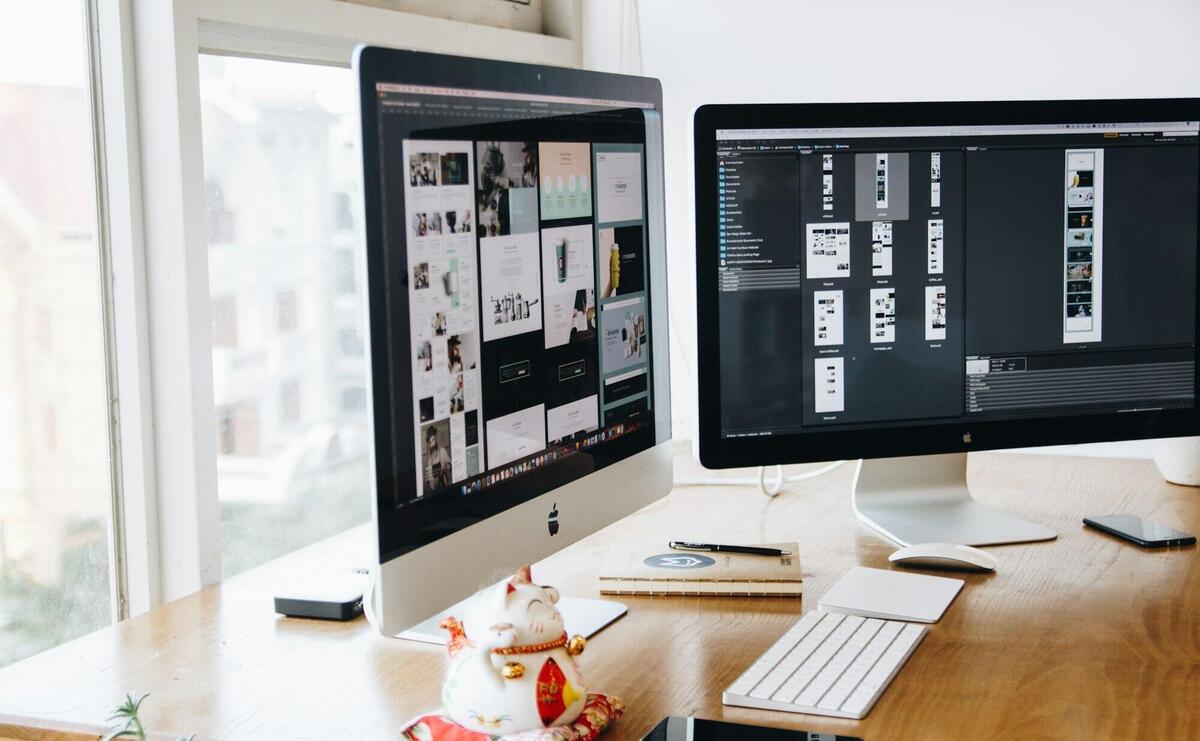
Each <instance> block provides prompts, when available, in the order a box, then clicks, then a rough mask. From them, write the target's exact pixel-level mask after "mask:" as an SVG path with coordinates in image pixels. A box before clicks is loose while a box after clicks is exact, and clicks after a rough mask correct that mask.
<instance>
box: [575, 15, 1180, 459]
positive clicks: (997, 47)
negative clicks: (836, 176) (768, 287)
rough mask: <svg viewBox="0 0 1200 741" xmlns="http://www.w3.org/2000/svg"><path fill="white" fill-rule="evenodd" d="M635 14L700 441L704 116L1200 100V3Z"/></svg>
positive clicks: (679, 386) (683, 405)
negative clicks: (802, 108)
mask: <svg viewBox="0 0 1200 741" xmlns="http://www.w3.org/2000/svg"><path fill="white" fill-rule="evenodd" d="M639 5H640V14H641V42H642V43H641V49H642V73H643V74H646V75H649V76H652V77H657V78H659V79H661V80H662V85H663V104H664V109H665V114H664V119H665V126H666V132H665V133H666V172H667V183H666V187H667V215H668V223H667V238H668V245H669V246H668V251H669V260H670V263H671V270H670V274H671V275H672V276H673V278H674V279H675V280H674V282H673V283H671V285H670V292H671V314H672V322H673V326H672V331H673V334H674V336H675V338H676V339H675V340H674V341H673V343H672V348H671V350H672V354H673V357H672V360H673V362H672V364H671V368H672V375H673V376H674V378H673V382H672V390H673V393H674V406H675V417H676V433H675V434H676V437H687V436H690V435H691V420H692V419H693V414H692V412H691V407H692V406H693V405H694V394H695V391H694V388H695V384H694V380H693V377H692V376H693V373H694V369H695V364H696V357H695V335H696V327H695V287H694V283H693V276H694V267H695V260H694V253H693V250H694V243H693V228H692V227H693V224H692V218H693V214H692V136H691V127H692V113H693V111H694V110H695V108H696V107H697V106H699V105H701V104H704V103H736V102H795V103H799V102H816V101H921V100H986V99H1039V98H1041V99H1047V98H1051V99H1052V98H1089V97H1095V98H1113V97H1156V96H1161V97H1168V96H1200V0H1141V1H1139V2H1132V1H1131V0H1126V1H1124V2H1115V1H1113V0H1098V1H1095V2H1091V3H1080V2H1063V1H1062V0H1005V1H1003V2H989V3H983V2H972V1H970V0H822V1H820V2H818V1H816V0H790V1H788V0H686V1H684V0H641V2H640V3H639ZM589 33H590V30H589ZM585 47H586V41H585ZM1119 451H1120V452H1122V453H1124V454H1131V453H1134V452H1136V449H1135V448H1131V447H1128V446H1126V447H1123V448H1120V449H1119Z"/></svg>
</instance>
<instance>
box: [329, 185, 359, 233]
mask: <svg viewBox="0 0 1200 741" xmlns="http://www.w3.org/2000/svg"><path fill="white" fill-rule="evenodd" d="M333 220H334V223H335V224H336V227H337V229H338V230H346V229H353V228H354V215H353V214H352V213H351V212H350V194H349V193H334V195H333Z"/></svg>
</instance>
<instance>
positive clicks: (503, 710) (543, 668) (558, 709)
mask: <svg viewBox="0 0 1200 741" xmlns="http://www.w3.org/2000/svg"><path fill="white" fill-rule="evenodd" d="M556 602H558V590H557V589H555V588H554V587H543V586H539V585H537V584H534V583H533V579H532V577H531V576H530V571H529V567H528V566H522V567H521V568H520V569H519V570H518V571H517V573H516V574H515V575H514V576H513V577H512V579H510V580H508V581H507V582H504V583H503V584H499V585H497V586H495V587H492V588H490V589H487V590H485V591H483V592H480V593H479V594H478V595H476V596H475V597H474V599H472V600H471V602H470V603H469V604H468V605H467V608H466V614H465V615H464V616H463V619H462V621H459V620H457V619H456V618H452V617H451V618H447V619H446V620H444V621H442V624H441V625H442V627H443V628H445V629H446V630H448V631H449V632H450V640H449V643H448V644H447V648H448V649H449V651H450V669H449V671H448V672H447V673H446V681H445V684H443V685H442V703H443V705H444V706H445V712H446V715H448V716H449V717H450V718H451V719H452V720H453V721H454V722H455V723H457V724H458V725H460V726H462V727H464V728H467V729H470V730H472V731H477V732H479V733H485V734H489V735H497V736H498V735H507V734H511V733H521V732H524V731H531V730H535V729H539V728H547V727H550V726H561V725H568V724H570V723H573V722H574V721H575V719H576V718H577V717H578V716H579V714H580V712H581V711H582V710H583V707H584V704H585V702H586V700H587V688H586V687H585V685H584V683H583V677H582V676H581V675H580V673H579V667H578V665H577V664H576V662H575V657H576V656H578V655H579V654H580V653H582V652H583V647H584V639H583V637H582V636H574V637H572V638H568V637H567V633H566V631H565V630H564V629H563V618H562V614H561V613H560V612H559V611H558V608H557V607H555V606H554V605H555V603H556Z"/></svg>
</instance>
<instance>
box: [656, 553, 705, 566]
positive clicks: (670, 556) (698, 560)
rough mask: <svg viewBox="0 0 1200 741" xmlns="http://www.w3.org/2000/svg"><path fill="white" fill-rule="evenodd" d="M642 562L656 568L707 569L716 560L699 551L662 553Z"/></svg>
mask: <svg viewBox="0 0 1200 741" xmlns="http://www.w3.org/2000/svg"><path fill="white" fill-rule="evenodd" d="M642 563H644V564H646V565H647V566H653V567H654V568H656V569H706V568H708V567H709V566H712V565H713V564H715V563H716V561H715V560H713V559H711V558H709V557H708V556H701V555H700V554H698V553H660V554H658V555H657V556H651V557H650V558H647V559H646V560H645V561H643V562H642Z"/></svg>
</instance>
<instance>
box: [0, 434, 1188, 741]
mask: <svg viewBox="0 0 1200 741" xmlns="http://www.w3.org/2000/svg"><path fill="white" fill-rule="evenodd" d="M677 465H679V466H681V467H688V468H691V467H692V464H691V462H690V461H689V460H688V459H687V458H686V457H682V458H681V459H680V460H678V461H677ZM970 470H971V483H972V488H973V490H974V491H975V492H976V495H977V496H978V497H979V498H980V499H981V500H983V501H985V502H989V503H991V504H994V505H997V506H1002V507H1003V508H1005V509H1007V510H1009V511H1011V512H1014V513H1018V514H1021V515H1023V516H1026V517H1029V518H1031V519H1034V520H1036V521H1038V522H1042V523H1044V524H1046V525H1048V526H1050V527H1053V528H1056V529H1057V530H1058V532H1059V533H1060V535H1059V538H1058V540H1056V541H1051V542H1048V543H1038V544H1030V545H1018V546H1007V547H998V548H994V549H992V552H993V553H995V554H996V556H997V557H998V558H999V560H1000V568H999V571H998V572H997V573H996V574H993V575H987V576H984V575H968V576H966V579H967V582H968V583H967V586H966V587H965V588H964V590H963V592H962V593H961V594H960V595H959V597H958V598H957V600H956V601H955V603H954V604H953V605H952V606H951V607H950V609H949V611H948V612H947V614H946V616H945V618H943V620H942V621H941V622H940V623H938V624H936V625H934V626H931V629H930V632H929V635H928V636H927V637H926V638H925V640H924V642H923V643H922V644H921V646H920V647H919V648H918V649H917V651H916V653H915V654H914V655H913V657H912V658H911V659H910V660H909V662H908V664H907V666H905V667H904V668H903V669H902V670H901V672H900V674H899V675H898V676H897V677H896V679H895V680H894V681H893V682H892V685H891V687H889V688H888V690H887V691H886V692H885V693H884V695H883V697H882V698H881V699H880V701H879V702H878V704H876V706H875V708H874V709H873V710H872V711H871V713H870V715H868V717H867V718H866V719H865V720H862V721H845V720H836V719H829V718H823V717H820V716H811V715H792V714H785V713H773V712H768V711H757V710H747V709H740V708H732V707H729V708H727V707H724V706H723V705H722V704H721V690H722V688H724V687H726V686H728V685H729V684H730V683H731V682H732V681H733V680H734V678H735V677H736V676H737V675H738V674H740V673H741V671H742V670H743V669H744V668H745V667H746V666H747V665H748V664H749V663H750V662H751V661H752V660H753V659H754V658H755V657H756V656H758V655H759V653H761V652H762V651H763V650H765V649H766V647H767V646H768V645H770V644H771V643H772V642H773V641H774V640H775V639H776V638H778V637H779V636H780V635H781V634H782V633H783V632H784V631H785V630H786V628H787V627H788V626H789V625H791V624H792V622H794V621H795V620H796V617H797V615H798V613H799V612H800V610H801V605H800V603H799V602H797V601H794V600H784V599H776V600H770V599H744V598H706V599H701V598H663V597H655V598H648V597H640V598H639V597H628V598H625V601H626V603H627V604H628V605H629V615H628V616H626V617H625V618H623V619H621V620H619V621H618V622H617V623H615V624H613V625H612V626H610V627H609V628H607V629H606V630H605V631H604V632H603V633H601V634H599V635H598V636H596V638H595V639H593V640H592V641H591V642H590V643H589V646H588V650H587V652H586V653H584V655H583V661H584V666H585V671H586V672H587V674H588V677H589V679H590V681H591V682H592V686H593V687H595V688H599V689H603V690H605V691H608V692H612V693H614V694H617V695H619V696H620V697H622V698H623V699H624V700H625V701H626V703H627V704H628V711H627V714H626V715H625V717H624V718H623V719H622V720H621V722H620V724H619V725H618V726H617V727H616V729H615V732H613V733H612V734H610V735H609V736H608V738H612V739H618V738H639V737H640V736H641V735H642V734H643V733H645V732H646V731H648V730H649V729H650V728H651V727H652V726H653V725H654V724H655V723H657V722H658V720H659V719H660V718H661V717H663V716H665V715H670V714H676V715H686V714H695V715H697V716H701V717H707V718H725V719H729V720H732V721H735V722H736V721H743V722H750V723H759V724H765V725H774V726H781V727H791V728H804V729H811V730H823V731H835V732H840V733H848V734H853V735H858V736H862V737H864V738H865V739H868V740H872V739H886V738H897V739H902V738H904V739H913V738H921V739H936V738H945V739H968V738H970V739H979V738H999V737H1020V738H1045V737H1051V736H1054V737H1059V738H1081V739H1083V738H1086V739H1093V738H1109V737H1123V738H1130V737H1133V736H1135V735H1138V736H1140V737H1142V738H1200V702H1198V700H1200V559H1198V558H1197V555H1198V553H1197V550H1196V548H1195V547H1191V548H1182V549H1181V548H1174V549H1168V550H1158V551H1148V550H1143V549H1140V548H1138V547H1136V546H1134V545H1132V544H1127V543H1125V542H1122V541H1119V540H1116V539H1114V538H1111V537H1109V536H1106V535H1102V534H1100V533H1097V532H1094V531H1090V530H1089V531H1085V530H1084V529H1083V528H1082V526H1081V524H1080V520H1081V518H1083V517H1084V516H1085V515H1089V514H1100V513H1113V512H1133V513H1136V514H1140V515H1143V516H1146V517H1149V518H1151V519H1154V520H1156V521H1158V522H1162V523H1164V524H1167V525H1172V526H1175V527H1178V528H1181V529H1183V530H1187V531H1190V532H1193V533H1194V532H1198V531H1200V490H1195V489H1189V488H1185V487H1177V486H1172V485H1169V484H1166V483H1164V482H1163V480H1162V479H1161V478H1160V477H1159V476H1158V473H1157V472H1156V471H1155V469H1154V467H1153V464H1151V463H1150V462H1149V461H1132V460H1108V459H1080V458H1057V457H1043V456H1028V455H1015V454H979V455H974V456H972V459H971V465H970ZM852 473H853V471H852V467H851V466H845V467H843V468H842V469H840V470H838V471H835V472H834V473H832V474H829V475H828V476H825V477H823V478H821V479H819V480H816V481H811V482H806V483H804V484H801V485H793V486H791V487H789V489H788V491H786V492H785V493H784V494H782V495H780V496H779V497H778V498H777V499H773V500H768V499H766V498H765V497H763V496H762V495H760V494H759V493H758V492H756V491H755V490H753V489H752V488H746V487H742V488H732V487H731V488H727V489H725V488H681V489H677V490H676V491H675V492H673V493H672V494H671V495H670V496H669V497H667V498H666V499H664V500H662V501H660V502H658V503H655V504H653V505H651V506H650V507H647V508H646V509H644V510H642V511H640V512H638V513H636V514H635V515H633V516H631V517H629V518H627V519H625V520H623V521H621V522H618V523H616V524H614V525H613V526H611V527H609V528H607V529H605V530H603V531H601V532H599V533H597V534H595V535H593V536H592V537H590V538H588V539H586V540H584V541H581V542H580V543H578V544H576V545H575V546H573V547H571V548H568V549H566V550H564V551H563V552H562V553H559V554H557V555H556V556H554V557H552V558H551V559H548V560H547V561H546V562H544V563H542V564H540V565H538V566H536V567H535V568H534V576H535V578H536V579H538V580H539V581H542V582H544V583H549V584H555V585H558V586H559V587H560V588H562V590H563V592H564V593H565V594H568V595H579V596H593V595H595V578H596V576H597V571H598V564H600V563H601V561H602V559H603V556H604V552H605V549H607V548H613V547H619V546H620V545H621V544H625V543H629V542H634V543H639V544H641V545H642V546H643V547H645V546H647V545H659V544H665V542H666V540H667V539H668V538H675V537H678V538H685V539H696V540H705V539H707V540H723V541H735V542H736V541H780V540H798V541H799V542H800V548H801V558H802V560H803V565H804V572H805V580H806V581H805V593H806V595H807V596H806V597H805V600H804V608H811V607H813V606H815V604H816V598H817V597H819V596H820V595H821V594H822V593H824V591H825V590H826V589H828V588H829V587H830V585H832V584H833V582H834V581H835V580H836V579H837V578H838V577H840V576H841V575H842V573H843V572H845V571H846V569H848V568H849V567H851V566H853V565H856V564H863V565H868V566H877V567H884V568H886V567H887V556H888V554H889V553H891V552H892V550H894V547H893V546H892V545H891V544H890V543H889V542H887V541H885V540H884V539H882V538H881V537H879V536H877V535H875V534H874V533H873V532H871V531H870V530H868V529H867V528H866V527H865V526H863V525H861V524H859V523H858V522H857V521H856V520H855V518H854V515H853V513H852V512H851V510H850V502H849V496H848V486H849V481H850V478H851V475H852ZM366 540H367V535H366V530H365V528H360V529H359V530H357V531H352V532H351V533H349V534H346V535H343V536H338V537H337V538H334V539H332V540H330V541H326V542H325V543H323V544H319V545H318V546H314V547H313V548H310V549H307V550H305V551H302V552H300V553H298V554H296V555H294V556H291V557H288V558H286V559H281V560H280V561H279V562H276V563H273V564H269V565H267V566H265V567H262V568H260V569H257V570H255V571H252V572H249V573H247V574H245V575H243V576H241V577H238V578H235V579H231V580H229V581H228V582H226V583H225V584H224V585H223V586H221V587H214V588H212V589H208V590H206V591H204V592H201V593H199V594H196V595H193V596H191V597H187V598H185V599H181V600H179V601H177V602H174V603H172V604H170V605H167V606H165V607H162V608H160V609H158V610H155V611H154V612H152V613H150V614H147V615H143V616H141V617H138V618H134V619H132V620H128V621H126V622H125V623H122V624H120V625H117V626H114V627H112V628H108V629H106V630H102V631H100V632H98V633H95V634H92V635H90V636H87V637H84V638H82V639H80V640H77V641H74V642H73V643H70V644H67V645H65V646H62V647H60V648H58V649H55V650H52V651H48V652H46V653H44V654H41V655H39V656H36V657H33V658H31V659H28V660H26V661H23V662H20V663H18V664H15V665H13V666H10V667H7V668H6V669H3V670H0V738H3V737H5V736H13V737H16V738H26V737H38V738H42V737H43V735H42V734H44V731H39V730H33V729H34V728H39V727H40V728H42V729H45V728H63V727H68V728H75V729H79V728H81V727H84V728H91V729H95V730H99V729H100V728H101V727H102V726H103V725H104V721H105V718H106V717H107V716H108V713H109V711H110V709H111V708H112V707H114V706H115V705H116V704H117V703H118V701H119V700H120V699H121V697H122V696H123V695H124V694H125V692H127V691H130V690H136V691H139V692H141V691H148V692H151V693H152V694H151V696H150V699H149V700H147V701H146V705H145V710H144V713H143V716H144V720H145V721H146V723H147V726H148V727H149V728H150V729H152V730H154V731H157V732H164V733H178V734H186V733H191V732H195V733H196V734H197V738H201V739H211V738H227V739H232V738H253V739H302V738H317V737H321V738H356V739H357V738H395V736H396V731H397V730H398V729H399V728H400V727H401V724H402V723H403V722H404V721H405V720H406V719H408V718H409V717H411V716H414V715H416V714H418V713H420V712H422V711H425V710H428V709H431V708H434V707H436V706H437V705H438V695H439V684H440V679H441V674H442V671H443V669H444V667H445V659H444V651H443V650H442V649H440V648H438V647H434V646H424V645H418V644H413V643H408V642H405V641H399V640H393V639H386V638H383V637H381V636H379V635H378V634H376V633H375V632H374V631H373V630H372V629H371V628H370V627H369V626H368V625H367V624H366V623H365V622H364V621H362V620H359V621H356V622H353V623H349V624H341V623H322V622H309V621H299V620H288V619H284V618H279V617H276V616H275V615H273V614H272V612H271V594H272V591H273V589H274V588H275V586H276V585H278V584H280V583H286V581H287V580H289V579H291V580H294V577H295V575H296V574H297V573H302V572H303V571H304V570H306V569H310V568H319V567H329V566H335V567H336V566H339V565H349V564H352V563H355V562H357V561H358V559H359V558H360V557H361V556H360V555H359V554H361V552H362V551H363V544H364V543H365V542H366ZM6 718H7V720H8V721H9V724H8V725H5V719H6ZM18 718H23V719H24V720H18ZM18 723H20V724H21V725H18ZM81 724H82V725H81ZM63 737H64V738H68V737H69V738H75V737H76V736H74V735H70V734H65V735H64V736H63ZM80 737H82V736H80Z"/></svg>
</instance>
